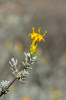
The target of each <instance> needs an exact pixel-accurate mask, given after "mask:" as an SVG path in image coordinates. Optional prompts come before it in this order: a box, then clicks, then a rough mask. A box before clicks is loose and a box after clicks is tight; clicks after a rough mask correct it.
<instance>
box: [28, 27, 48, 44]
mask: <svg viewBox="0 0 66 100" xmlns="http://www.w3.org/2000/svg"><path fill="white" fill-rule="evenodd" d="M40 29H41V28H39V30H38V33H35V32H34V27H33V28H32V33H31V34H29V36H31V38H32V40H35V41H36V42H37V43H38V42H40V41H41V40H43V41H44V42H45V40H44V39H43V37H44V36H45V34H46V33H47V31H45V33H44V34H43V35H41V34H40Z"/></svg>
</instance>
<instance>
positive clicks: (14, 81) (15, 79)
mask: <svg viewBox="0 0 66 100" xmlns="http://www.w3.org/2000/svg"><path fill="white" fill-rule="evenodd" d="M16 79H17V78H16V77H15V78H14V79H13V81H12V82H11V83H10V84H9V86H8V87H7V88H6V89H7V90H8V89H9V87H10V86H11V85H12V84H13V83H14V82H15V80H16Z"/></svg>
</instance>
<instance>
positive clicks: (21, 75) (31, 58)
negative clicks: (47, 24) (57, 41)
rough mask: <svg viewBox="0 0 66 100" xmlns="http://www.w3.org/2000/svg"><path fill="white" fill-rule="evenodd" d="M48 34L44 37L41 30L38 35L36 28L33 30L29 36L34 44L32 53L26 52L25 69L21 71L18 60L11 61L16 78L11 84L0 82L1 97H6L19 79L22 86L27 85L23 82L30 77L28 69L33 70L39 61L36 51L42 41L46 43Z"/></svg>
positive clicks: (32, 44) (31, 47) (31, 49)
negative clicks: (33, 66)
mask: <svg viewBox="0 0 66 100" xmlns="http://www.w3.org/2000/svg"><path fill="white" fill-rule="evenodd" d="M46 33H47V31H45V33H44V34H43V35H41V34H40V28H39V30H38V33H35V32H34V27H33V28H32V33H31V34H29V36H31V39H32V43H31V46H30V53H25V52H24V54H25V62H23V61H22V64H23V66H24V69H23V70H20V66H19V65H18V61H17V59H16V60H15V59H14V58H12V59H11V61H9V64H10V65H11V67H10V69H11V70H12V73H13V74H14V75H15V78H14V79H13V81H12V82H10V81H2V82H0V97H1V96H2V95H5V94H7V93H8V91H9V87H10V86H11V85H12V84H13V83H14V81H16V80H17V79H18V80H19V82H21V83H22V84H25V82H23V80H24V79H26V77H27V76H28V75H29V72H28V71H27V69H32V64H34V63H35V62H36V61H37V60H38V58H37V57H36V56H35V52H36V49H37V44H38V42H40V41H41V40H43V41H44V42H45V40H44V38H43V37H44V36H45V34H46Z"/></svg>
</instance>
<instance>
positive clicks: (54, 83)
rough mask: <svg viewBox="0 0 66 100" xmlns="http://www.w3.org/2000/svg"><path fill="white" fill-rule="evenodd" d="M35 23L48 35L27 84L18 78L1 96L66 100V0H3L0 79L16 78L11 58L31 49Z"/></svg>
mask: <svg viewBox="0 0 66 100" xmlns="http://www.w3.org/2000/svg"><path fill="white" fill-rule="evenodd" d="M32 27H34V28H35V31H36V32H37V31H38V29H39V27H41V34H43V33H44V32H45V30H47V31H48V33H47V34H46V35H45V38H44V39H45V43H44V42H43V41H41V42H40V43H39V44H38V48H37V51H36V55H37V57H39V61H38V62H37V63H35V64H34V65H33V66H32V67H33V68H32V70H29V73H30V75H29V76H28V77H27V79H26V80H25V82H26V84H25V85H23V84H21V83H19V82H18V81H15V83H14V84H13V85H12V86H11V88H10V92H9V93H8V95H6V96H2V97H1V100H66V0H0V81H1V80H10V81H11V80H13V78H14V75H13V74H12V71H11V70H10V65H9V60H10V59H11V58H12V57H14V58H15V59H18V63H19V64H20V65H21V66H22V64H21V62H22V60H24V52H29V50H30V44H31V39H30V38H28V35H29V34H30V33H31V32H32Z"/></svg>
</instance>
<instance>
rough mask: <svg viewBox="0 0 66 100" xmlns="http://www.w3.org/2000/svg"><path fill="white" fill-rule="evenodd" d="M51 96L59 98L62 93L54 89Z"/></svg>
mask: <svg viewBox="0 0 66 100" xmlns="http://www.w3.org/2000/svg"><path fill="white" fill-rule="evenodd" d="M53 96H54V98H55V99H59V98H61V97H62V93H61V92H60V91H54V92H53Z"/></svg>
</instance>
